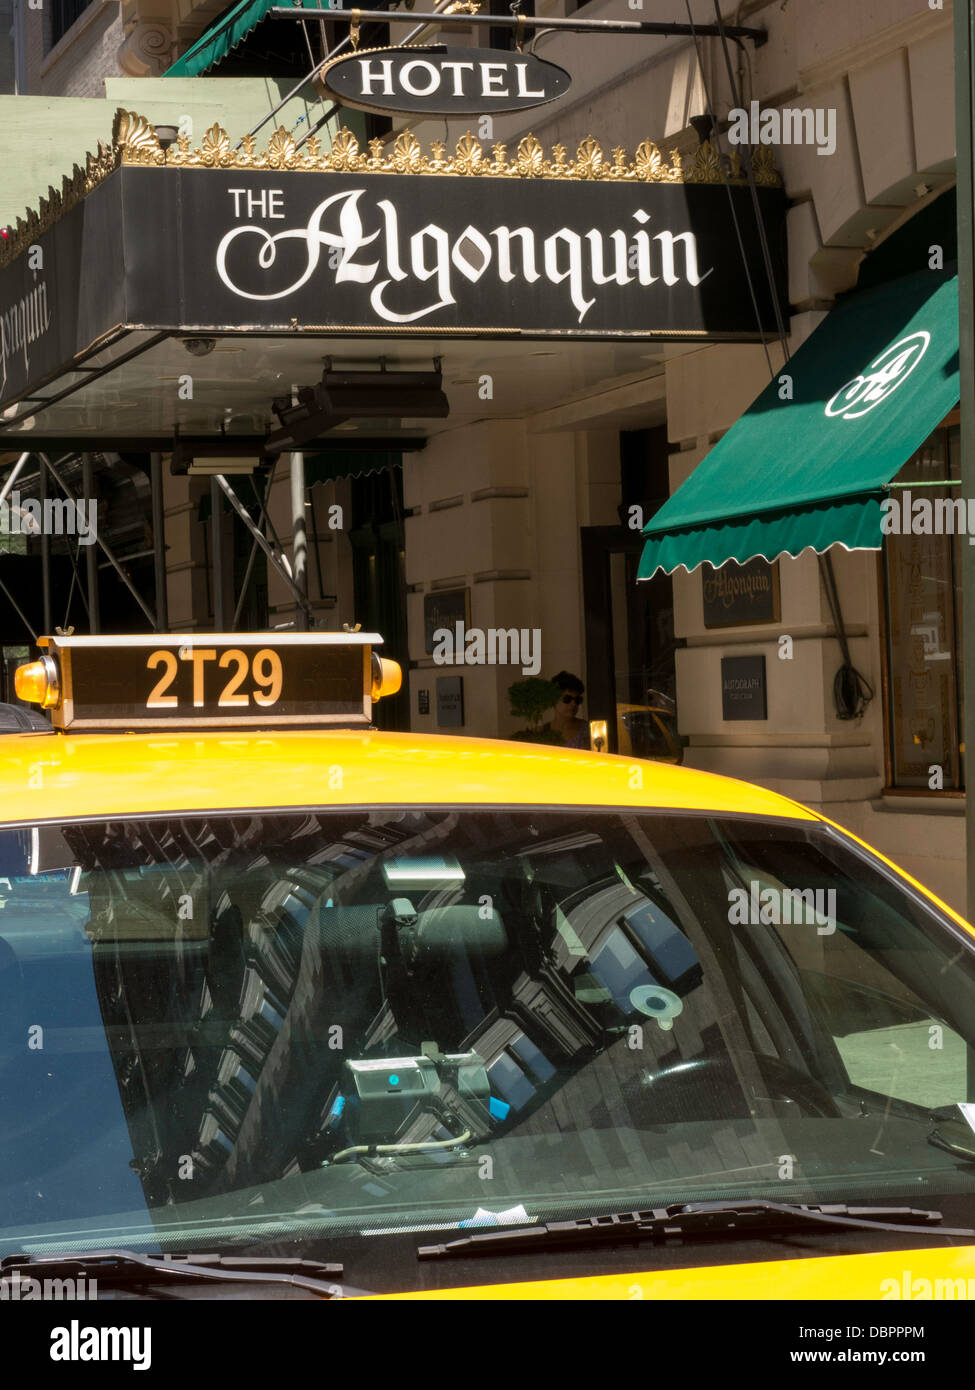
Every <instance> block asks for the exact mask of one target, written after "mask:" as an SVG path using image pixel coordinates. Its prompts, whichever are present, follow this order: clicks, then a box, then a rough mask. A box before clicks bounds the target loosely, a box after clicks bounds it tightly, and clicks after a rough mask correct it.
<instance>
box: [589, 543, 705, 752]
mask: <svg viewBox="0 0 975 1390" xmlns="http://www.w3.org/2000/svg"><path fill="white" fill-rule="evenodd" d="M642 550H643V538H642V536H641V535H640V533H639V531H631V530H629V529H628V528H627V527H625V526H585V527H583V528H582V592H583V603H584V604H585V613H586V672H587V680H588V688H587V700H588V705H589V717H590V719H598V720H605V721H606V735H607V751H608V752H610V753H623V754H629V755H631V756H632V757H635V758H656V759H662V760H665V761H667V762H680V760H681V757H682V752H683V750H682V746H681V742H680V738H679V735H678V733H677V710H676V703H675V693H676V670H675V656H674V653H675V652H676V650H677V647H678V645H680V646H683V641H682V640H681V641H680V642H678V641H677V639H675V637H674V586H673V582H672V580H671V578H670V576H669V575H665V574H658V575H656V576H655V577H654V578H653V579H651V580H649V581H648V582H645V583H642V584H638V583H637V581H636V574H637V567H638V565H639V563H640V555H641V553H642Z"/></svg>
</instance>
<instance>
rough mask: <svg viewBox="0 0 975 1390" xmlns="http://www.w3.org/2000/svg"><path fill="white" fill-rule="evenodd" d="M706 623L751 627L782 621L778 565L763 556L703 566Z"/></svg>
mask: <svg viewBox="0 0 975 1390" xmlns="http://www.w3.org/2000/svg"><path fill="white" fill-rule="evenodd" d="M701 569H702V573H703V583H702V594H703V602H704V626H705V627H707V628H710V627H748V626H750V625H751V624H754V623H777V622H778V621H779V565H778V561H777V560H775V561H773V562H772V563H771V564H769V562H768V561H767V560H763V559H761V558H758V559H755V560H749V561H748V563H747V565H739V564H736V563H735V561H734V560H729V561H728V563H727V564H725V565H722V566H721V568H720V569H714V568H713V567H712V566H711V565H708V564H705V565H702V566H701Z"/></svg>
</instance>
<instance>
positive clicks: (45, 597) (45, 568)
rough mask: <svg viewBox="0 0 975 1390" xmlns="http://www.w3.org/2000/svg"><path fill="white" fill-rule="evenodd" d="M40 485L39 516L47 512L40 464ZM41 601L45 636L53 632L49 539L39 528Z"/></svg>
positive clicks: (45, 485)
mask: <svg viewBox="0 0 975 1390" xmlns="http://www.w3.org/2000/svg"><path fill="white" fill-rule="evenodd" d="M38 482H39V484H40V486H39V488H38V491H39V493H40V503H41V516H42V517H43V516H44V515H45V513H46V511H47V507H46V505H45V504H46V502H47V469H46V468H45V467H44V465H43V463H42V464H41V476H40V478H39V479H38ZM41 596H42V598H41V601H42V606H43V610H44V632H45V634H48V633H51V632H53V631H54V628H53V626H52V622H53V619H52V617H51V537H50V536H49V535H48V531H47V527H46V526H43V525H42V526H41Z"/></svg>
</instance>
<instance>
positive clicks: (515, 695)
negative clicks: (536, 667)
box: [508, 676, 562, 745]
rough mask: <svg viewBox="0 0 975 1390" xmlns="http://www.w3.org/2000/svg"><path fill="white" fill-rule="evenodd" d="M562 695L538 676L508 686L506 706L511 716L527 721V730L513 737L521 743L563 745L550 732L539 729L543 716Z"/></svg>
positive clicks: (555, 686) (552, 684)
mask: <svg viewBox="0 0 975 1390" xmlns="http://www.w3.org/2000/svg"><path fill="white" fill-rule="evenodd" d="M561 694H562V691H561V688H560V687H559V686H557V685H556V684H555V682H554V681H547V680H543V679H542V678H541V676H526V677H525V679H524V680H520V681H515V682H514V683H513V684H512V685H509V686H508V704H509V705H510V707H511V713H512V714H514V715H516V716H517V717H518V718H520V719H525V720H527V721H528V727H527V728H526V729H520V730H519V731H518V733H516V734H512V736H511V737H512V738H515V739H518V740H519V742H521V743H552V744H558V745H561V744H562V739H561V738H559V736H558V734H556V733H553V732H552V730H551V729H544V728H543V727H542V716H543V715H544V714H546V712H547V711H548V710H550V709H554V708H555V706H556V705H557V704H558V701H559V698H560V697H561Z"/></svg>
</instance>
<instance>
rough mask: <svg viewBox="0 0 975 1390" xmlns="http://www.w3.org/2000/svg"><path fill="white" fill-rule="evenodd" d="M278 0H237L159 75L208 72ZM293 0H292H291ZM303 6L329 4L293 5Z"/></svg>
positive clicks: (308, 0)
mask: <svg viewBox="0 0 975 1390" xmlns="http://www.w3.org/2000/svg"><path fill="white" fill-rule="evenodd" d="M278 3H280V0H241V2H240V4H239V5H235V6H234V8H233V9H232V10H231V11H230V12H229V13H228V14H225V15H224V16H223V18H222V19H218V20H217V22H216V23H215V24H212V25H211V26H210V28H209V29H208V30H207V31H206V33H205V34H203V35H202V37H200V38H198V39H197V41H196V43H195V44H194V45H193V47H192V48H188V49H187V50H186V52H185V53H184V54H183V56H182V58H178V59H177V60H176V62H175V63H174V64H173V65H172V67H170V68H167V69H166V71H165V72H164V73H163V77H200V76H202V74H203V73H205V72H209V70H210V68H212V67H215V66H216V65H217V63H219V62H220V60H221V59H222V58H225V57H226V56H227V54H228V53H229V52H230V50H231V49H232V48H236V47H237V45H238V44H239V43H240V42H241V41H242V40H243V39H246V38H247V35H248V34H250V33H252V32H253V31H254V30H255V29H256V28H257V26H258V25H259V24H260V22H261V20H262V19H263V18H264V16H265V15H266V14H267V12H268V10H270V9H271V8H272V7H273V6H274V5H276V4H278ZM292 3H294V0H292ZM296 8H298V9H304V10H328V9H331V8H332V6H331V5H330V4H329V3H328V0H321V3H318V0H301V3H300V4H298V5H297V6H296Z"/></svg>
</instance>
